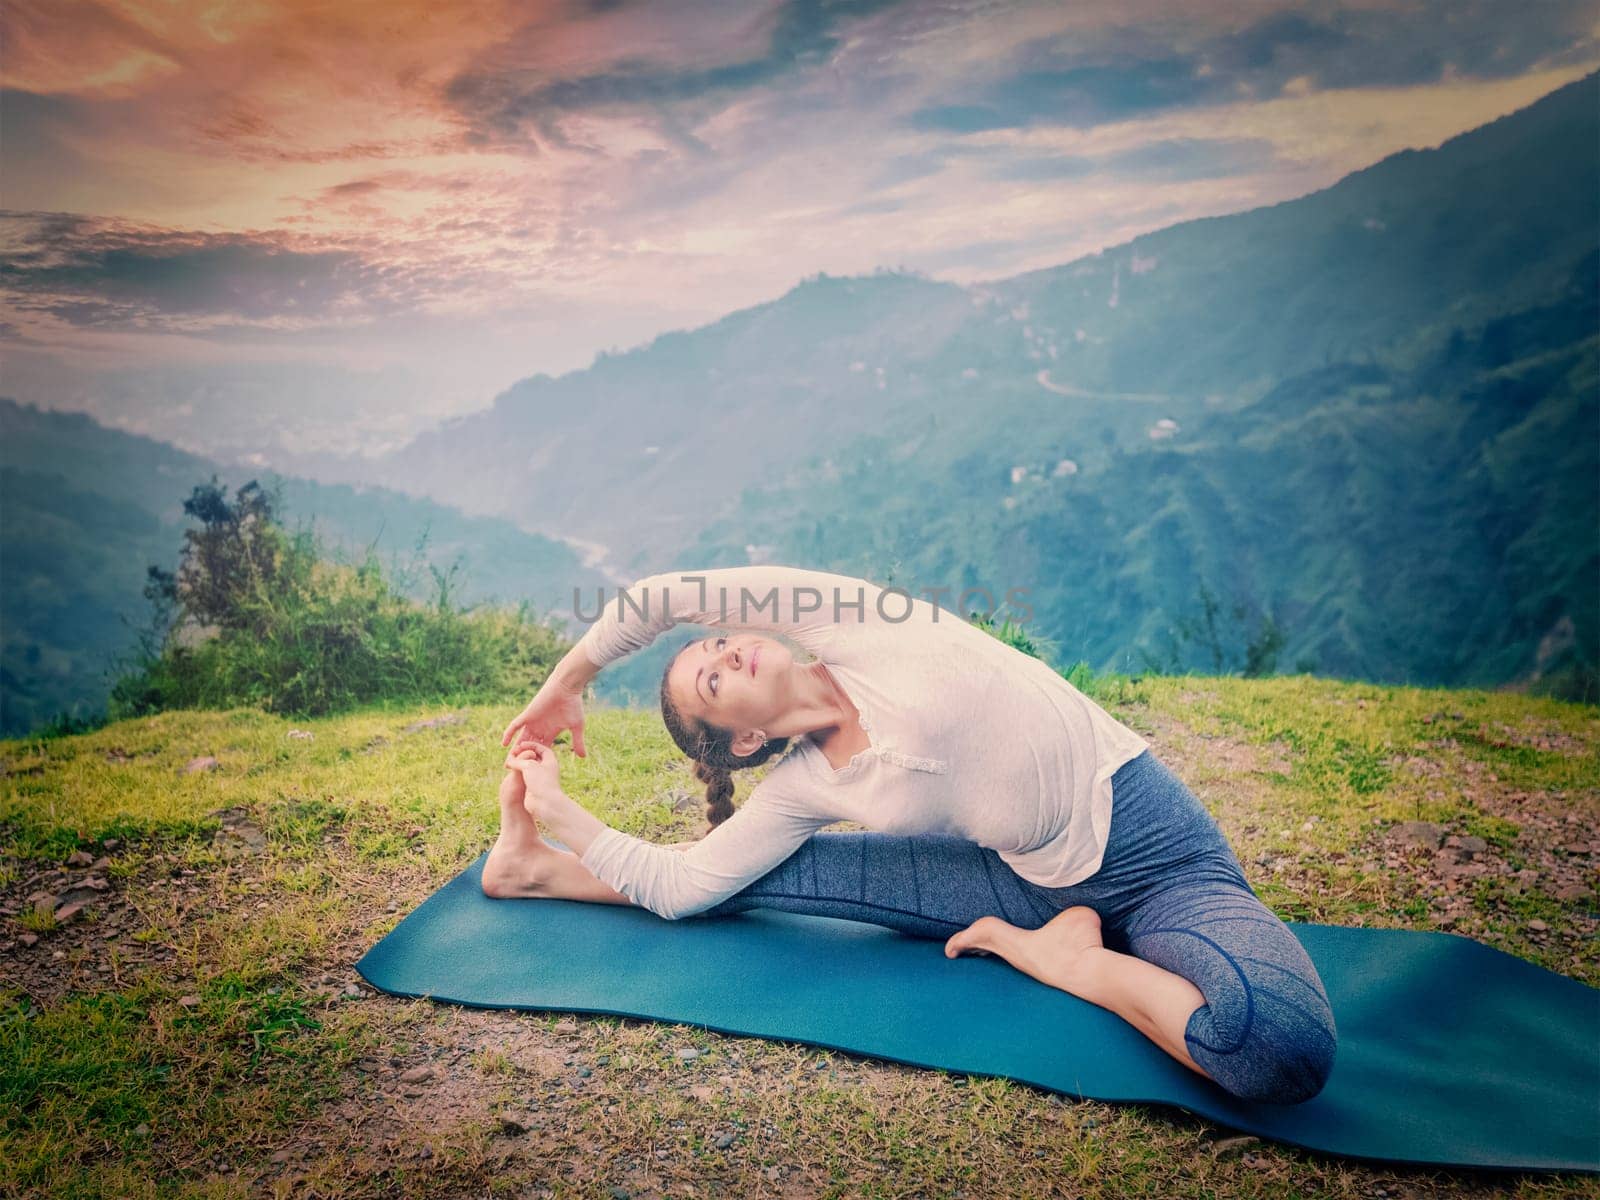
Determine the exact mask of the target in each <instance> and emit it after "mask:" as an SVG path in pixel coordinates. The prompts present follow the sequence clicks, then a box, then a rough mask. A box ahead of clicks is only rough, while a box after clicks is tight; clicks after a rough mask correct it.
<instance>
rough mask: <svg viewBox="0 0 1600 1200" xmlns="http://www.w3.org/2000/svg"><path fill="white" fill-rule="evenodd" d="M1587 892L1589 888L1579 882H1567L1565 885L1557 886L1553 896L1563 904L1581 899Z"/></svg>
mask: <svg viewBox="0 0 1600 1200" xmlns="http://www.w3.org/2000/svg"><path fill="white" fill-rule="evenodd" d="M1588 894H1589V889H1588V888H1587V887H1585V886H1584V885H1583V884H1581V883H1569V884H1567V885H1566V886H1565V887H1560V888H1557V889H1556V890H1555V893H1554V895H1555V898H1556V899H1557V900H1560V901H1561V902H1562V903H1564V904H1570V903H1571V902H1572V901H1574V900H1582V899H1584V898H1585V897H1586V896H1588Z"/></svg>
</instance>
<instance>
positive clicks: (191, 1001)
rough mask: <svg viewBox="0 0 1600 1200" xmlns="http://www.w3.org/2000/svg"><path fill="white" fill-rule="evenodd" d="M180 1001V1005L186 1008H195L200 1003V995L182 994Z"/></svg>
mask: <svg viewBox="0 0 1600 1200" xmlns="http://www.w3.org/2000/svg"><path fill="white" fill-rule="evenodd" d="M178 1003H179V1004H180V1005H182V1006H183V1007H184V1008H194V1007H196V1006H197V1005H198V1004H199V1003H200V997H199V996H180V997H178Z"/></svg>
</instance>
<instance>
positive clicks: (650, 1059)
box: [0, 677, 1600, 1197]
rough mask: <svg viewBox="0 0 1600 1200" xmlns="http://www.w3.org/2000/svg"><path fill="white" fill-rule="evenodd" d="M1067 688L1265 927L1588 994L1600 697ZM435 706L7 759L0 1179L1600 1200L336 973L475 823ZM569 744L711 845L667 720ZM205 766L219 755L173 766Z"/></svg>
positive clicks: (469, 714) (315, 1188) (498, 719)
mask: <svg viewBox="0 0 1600 1200" xmlns="http://www.w3.org/2000/svg"><path fill="white" fill-rule="evenodd" d="M1091 686H1092V687H1093V688H1094V694H1095V695H1096V696H1097V698H1098V699H1099V700H1100V701H1101V703H1103V704H1104V705H1105V706H1106V707H1107V708H1108V709H1109V710H1110V711H1111V712H1112V713H1113V714H1114V715H1116V716H1118V717H1119V719H1121V720H1123V721H1124V722H1126V723H1127V724H1129V725H1130V726H1132V727H1133V728H1135V729H1136V730H1138V731H1139V732H1141V733H1142V734H1143V735H1144V736H1146V738H1147V739H1148V740H1150V741H1151V743H1152V745H1153V746H1154V747H1155V749H1156V751H1157V753H1158V754H1159V755H1160V756H1161V757H1162V758H1163V760H1164V761H1166V762H1168V763H1169V764H1170V765H1171V766H1172V767H1173V768H1174V770H1176V771H1177V772H1178V774H1179V775H1181V776H1182V777H1183V778H1184V779H1185V780H1186V781H1187V782H1188V783H1189V784H1190V785H1191V786H1192V787H1193V788H1194V789H1195V791H1196V792H1197V794H1199V795H1200V796H1201V797H1202V799H1204V800H1205V801H1206V803H1207V804H1208V806H1209V807H1210V808H1211V809H1212V811H1213V812H1214V813H1215V814H1216V815H1217V817H1218V820H1219V821H1220V822H1221V823H1222V825H1223V828H1224V829H1225V830H1226V832H1227V833H1228V835H1229V837H1230V839H1231V840H1232V841H1233V843H1234V845H1235V847H1236V849H1237V850H1238V851H1239V854H1240V857H1241V859H1242V861H1244V863H1245V865H1246V869H1247V873H1248V874H1249V875H1250V876H1251V881H1252V883H1253V884H1255V885H1256V886H1257V888H1258V890H1259V891H1260V892H1261V894H1262V896H1263V898H1264V899H1266V900H1267V902H1268V903H1269V904H1271V905H1272V906H1273V907H1274V908H1275V909H1276V910H1277V911H1278V912H1279V913H1280V914H1282V915H1283V916H1285V917H1286V918H1289V919H1300V920H1313V921H1326V922H1333V923H1339V924H1353V925H1382V926H1395V927H1404V928H1423V929H1427V928H1446V927H1448V928H1454V929H1455V930H1457V931H1458V932H1463V933H1467V934H1469V935H1470V936H1473V937H1477V938H1480V939H1481V940H1484V941H1487V942H1490V943H1491V944H1494V945H1497V946H1500V947H1501V948H1503V949H1506V950H1508V951H1510V952H1513V953H1516V954H1519V955H1522V956H1524V957H1526V958H1529V959H1531V960H1532V961H1534V962H1537V963H1539V964H1541V965H1543V966H1545V967H1547V968H1549V969H1551V970H1554V971H1559V972H1561V973H1564V974H1567V975H1570V976H1573V977H1575V978H1578V979H1581V980H1584V981H1585V982H1588V983H1591V984H1596V983H1600V961H1597V955H1596V949H1595V948H1596V941H1595V933H1596V928H1597V924H1600V913H1597V912H1596V908H1597V904H1596V895H1595V889H1594V882H1595V877H1594V871H1593V863H1594V861H1595V859H1594V858H1592V857H1590V856H1588V853H1587V849H1586V848H1585V849H1581V850H1580V849H1578V848H1577V847H1586V846H1587V839H1588V838H1589V836H1591V835H1590V834H1589V832H1588V831H1589V830H1590V829H1591V828H1593V827H1594V825H1595V823H1596V818H1597V817H1600V765H1597V764H1600V755H1597V753H1596V751H1597V750H1600V715H1597V713H1596V710H1595V709H1593V708H1587V707H1582V706H1576V705H1569V704H1562V703H1560V702H1556V701H1550V700H1543V699H1534V698H1529V697H1526V696H1521V695H1515V694H1502V693H1482V692H1444V691H1430V690H1425V689H1414V688H1390V687H1381V686H1375V685H1370V684H1356V683H1341V682H1337V681H1329V680H1321V679H1313V678H1309V677H1280V678H1273V679H1266V680H1251V681H1246V680H1239V679H1226V678H1194V677H1185V678H1168V677H1145V678H1142V679H1111V680H1101V681H1094V682H1093V683H1092V685H1091ZM455 711H456V713H457V715H459V717H460V718H461V719H460V721H459V722H458V723H455V724H444V725H438V726H435V727H431V728H424V729H419V730H416V731H413V732H407V727H408V726H410V725H412V724H413V723H415V722H416V721H418V720H419V719H421V718H424V717H432V716H437V715H439V714H438V712H437V711H436V710H427V711H416V712H407V713H400V712H395V711H383V712H378V711H372V712H361V713H355V714H351V715H345V716H340V717H332V718H326V719H320V720H316V721H311V722H305V721H300V722H294V723H291V722H289V721H286V720H282V719H280V718H278V717H275V716H271V715H267V714H264V713H262V712H258V711H254V710H235V711H231V712H220V713H215V712H212V713H207V712H183V713H166V714H161V715H158V716H153V717H147V718H141V719H137V720H130V721H125V722H121V723H118V724H115V725H110V726H107V727H105V728H102V729H98V730H95V731H92V732H88V733H84V734H80V735H71V736H63V737H55V738H50V739H41V740H21V741H12V742H7V743H3V744H0V765H3V768H4V774H3V777H0V789H3V790H0V899H3V902H4V907H3V909H0V980H3V982H0V1194H7V1195H11V1194H16V1195H24V1196H25V1195H39V1196H44V1195H49V1196H53V1197H54V1196H60V1197H76V1196H85V1197H88V1196H96V1197H98V1196H124V1195H126V1196H139V1197H146V1196H148V1197H156V1196H162V1197H166V1196H178V1197H202V1196H204V1197H219V1196H245V1195H252V1196H254V1195H274V1196H279V1195H281V1196H289V1195H296V1196H300V1195H306V1196H309V1195H317V1196H341V1197H345V1196H349V1197H353V1196H369V1195H370V1196H377V1195H384V1196H388V1195H407V1196H439V1195H450V1196H455V1195H474V1196H478V1195H485V1196H527V1195H532V1196H541V1195H548V1196H599V1197H606V1196H610V1195H613V1194H614V1193H615V1192H616V1191H617V1190H620V1191H626V1192H628V1193H629V1194H630V1195H632V1196H635V1197H641V1196H656V1195H671V1196H696V1197H705V1196H729V1197H743V1196H752V1195H779V1196H813V1195H818V1196H869V1197H898V1196H913V1195H918V1196H920V1195H958V1194H959V1195H966V1196H1001V1195H1003V1196H1035V1195H1039V1196H1043V1195H1074V1196H1112V1195H1127V1194H1130V1193H1132V1194H1146V1195H1153V1196H1162V1197H1167V1196H1173V1197H1177V1196H1196V1197H1199V1196H1211V1195H1217V1194H1228V1195H1239V1196H1283V1195H1296V1194H1298V1195H1319V1196H1320V1195H1328V1196H1341V1197H1343V1196H1349V1197H1356V1196H1375V1195H1379V1194H1384V1195H1388V1196H1399V1195H1446V1194H1449V1195H1456V1194H1463V1193H1464V1194H1476V1195H1489V1194H1494V1195H1502V1194H1513V1195H1523V1196H1552V1197H1554V1196H1561V1197H1566V1196H1580V1195H1597V1194H1600V1189H1597V1187H1596V1184H1595V1182H1594V1181H1592V1180H1587V1179H1579V1178H1571V1177H1538V1176H1520V1177H1518V1176H1501V1175H1493V1174H1483V1173H1474V1172H1438V1171H1425V1170H1405V1169H1392V1170H1391V1169H1386V1168H1383V1167H1381V1166H1376V1165H1370V1164H1358V1163H1353V1162H1346V1161H1343V1160H1339V1159H1333V1158H1327V1157H1321V1156H1317V1155H1313V1154H1310V1153H1307V1152H1303V1151H1299V1150H1295V1149H1292V1148H1289V1147H1282V1146H1277V1145H1275V1144H1272V1143H1261V1142H1250V1141H1248V1140H1247V1141H1245V1142H1240V1141H1238V1140H1236V1139H1233V1136H1232V1134H1231V1132H1230V1131H1227V1130H1223V1129H1218V1128H1215V1127H1213V1126H1211V1125H1209V1124H1208V1123H1206V1122H1204V1121H1201V1120H1199V1119H1197V1118H1194V1117H1191V1116H1187V1115H1185V1114H1181V1113H1176V1112H1174V1111H1169V1110H1164V1109H1152V1108H1145V1107H1141V1106H1135V1105H1126V1106H1120V1105H1119V1106H1111V1105H1104V1104H1098V1103H1093V1102H1079V1101H1074V1100H1068V1099H1064V1098H1062V1097H1058V1096H1054V1095H1051V1094H1048V1093H1044V1092H1042V1091H1038V1090H1035V1089H1032V1088H1029V1087H1025V1086H1022V1085H1018V1084H1014V1083H1012V1082H1010V1081H1007V1080H993V1079H977V1078H966V1077H962V1076H955V1075H947V1074H943V1073H940V1072H936V1071H924V1070H917V1069H913V1068H908V1067H901V1066H896V1065H894V1064H887V1063H880V1062H875V1061H872V1060H868V1059H859V1058H852V1057H851V1056H848V1055H843V1054H838V1053H832V1052H822V1051H818V1050H817V1049H815V1048H813V1047H806V1046H799V1045H792V1044H788V1043H782V1042H768V1041H761V1040H756V1039H746V1038H732V1037H722V1036H718V1035H714V1034H710V1033H707V1032H705V1031H701V1030H696V1029H691V1028H685V1027H681V1026H670V1025H658V1024H653V1023H648V1022H638V1021H629V1020H621V1019H615V1018H604V1017H570V1016H566V1015H564V1014H555V1013H516V1012H493V1011H484V1010H471V1009H463V1008H455V1007H451V1006H444V1005H435V1004H432V1003H429V1002H426V1001H404V1000H398V999H395V998H391V997H386V996H381V995H374V994H372V993H371V992H370V991H367V990H364V989H360V988H359V987H358V988H357V989H356V993H357V994H347V989H348V988H350V987H351V985H353V984H355V983H356V976H355V975H354V973H353V972H352V970H351V964H352V963H353V962H354V960H355V959H356V958H358V957H359V956H360V954H361V953H362V952H364V951H365V950H366V949H367V948H368V947H369V946H370V945H371V944H372V943H373V942H374V941H376V940H377V939H378V938H379V937H381V936H382V935H383V934H384V933H385V932H387V931H388V930H389V929H391V928H393V926H394V925H395V924H396V923H397V922H398V921H399V920H400V918H401V916H402V915H403V913H404V912H405V911H406V910H408V909H409V908H411V907H413V906H414V905H415V904H417V903H419V902H420V901H421V900H422V899H424V898H425V897H426V896H427V895H429V894H430V893H431V892H432V891H433V890H435V889H436V888H437V887H439V886H441V885H442V884H443V883H445V882H446V881H447V880H448V879H450V878H451V877H452V876H453V875H454V874H455V873H457V872H458V871H459V870H461V869H462V868H463V867H464V866H465V865H466V864H467V863H469V862H470V861H471V860H472V859H473V858H475V857H476V856H477V855H478V854H479V853H481V852H482V850H483V849H484V848H485V847H486V846H487V845H488V844H489V842H490V841H491V840H492V838H493V836H494V831H495V828H496V824H497V816H498V814H497V809H496V804H495V799H494V796H495V789H496V786H497V784H498V781H499V779H500V775H501V767H500V760H501V757H502V753H503V752H502V751H501V750H500V747H499V735H500V731H501V730H502V729H503V728H504V726H505V724H506V722H507V721H508V720H509V719H510V717H511V715H512V713H513V711H514V710H513V708H512V707H511V706H484V707H476V708H464V709H458V710H455ZM291 729H298V730H301V731H307V732H310V733H311V734H312V735H313V736H312V737H311V738H309V739H307V738H299V737H297V738H290V737H289V732H290V730H291ZM586 735H587V739H586V740H587V742H588V745H589V748H590V753H589V757H588V758H587V759H585V760H580V759H575V758H572V757H571V756H570V755H568V754H565V753H564V754H563V783H564V786H566V787H567V789H568V790H569V791H570V792H571V793H572V794H573V795H575V796H578V797H581V798H582V799H583V800H584V802H585V803H586V804H588V805H589V806H590V807H591V808H592V809H593V811H595V812H596V813H597V814H598V815H599V816H601V817H602V819H604V820H606V821H607V822H608V823H611V824H613V825H615V826H616V827H618V828H620V829H623V830H625V831H628V832H631V833H638V834H641V835H644V836H648V837H651V838H653V839H656V840H660V841H677V840H683V839H685V838H689V837H693V836H696V835H697V834H698V833H699V830H700V826H701V822H702V815H701V813H702V806H701V805H700V803H699V801H698V797H699V795H700V792H701V789H700V788H699V787H698V786H696V785H695V783H694V780H693V779H692V777H691V776H690V775H689V773H688V771H687V770H686V769H685V765H684V760H683V759H682V756H681V755H680V754H679V753H678V752H677V750H676V748H675V747H674V746H673V745H672V743H671V741H670V739H669V738H668V737H667V734H666V732H665V730H664V729H663V727H662V725H661V722H660V719H659V716H657V715H656V714H653V713H648V712H636V711H628V710H607V709H593V710H592V711H591V713H590V719H589V722H588V727H587V729H586ZM201 756H213V757H215V758H216V759H217V760H218V764H219V765H218V766H217V767H216V769H214V770H210V771H195V772H192V773H187V774H186V773H184V770H183V769H184V767H185V765H186V764H187V763H189V762H190V761H191V760H193V759H195V758H198V757H201ZM756 777H758V776H752V777H744V778H740V780H739V787H740V792H741V795H743V794H747V793H748V789H749V788H750V787H751V786H752V785H753V783H754V782H755V778H756ZM685 795H687V796H688V797H689V798H690V801H691V802H690V803H688V804H686V805H685V804H677V805H675V801H677V800H680V799H681V798H682V797H683V796H685ZM680 809H681V811H680ZM1408 821H1427V822H1431V823H1434V824H1436V825H1439V826H1441V827H1442V828H1443V830H1444V831H1445V832H1447V833H1450V834H1453V835H1457V836H1459V837H1481V838H1483V839H1484V842H1485V843H1486V848H1485V849H1484V850H1483V852H1482V853H1481V854H1479V855H1478V856H1477V857H1476V859H1475V861H1476V862H1477V863H1478V864H1479V865H1480V866H1482V867H1483V868H1484V870H1482V871H1481V873H1476V874H1472V873H1467V874H1461V875H1459V876H1452V875H1450V874H1449V873H1448V872H1443V871H1441V869H1440V868H1439V866H1438V859H1437V856H1435V855H1434V854H1433V853H1432V852H1431V851H1427V850H1417V849H1408V848H1406V847H1405V846H1403V845H1401V844H1399V843H1398V842H1397V841H1396V840H1395V838H1394V836H1393V833H1394V830H1395V827H1396V826H1398V825H1399V824H1401V823H1402V822H1408ZM1597 849H1600V847H1597ZM80 850H81V851H84V852H86V853H87V854H89V855H90V856H91V857H93V858H96V859H98V858H100V857H101V856H105V857H107V858H108V859H109V861H108V862H107V863H106V864H104V866H103V867H102V868H100V870H99V872H98V873H99V874H100V876H101V877H102V878H104V879H106V880H107V881H108V882H109V884H110V886H109V887H108V888H107V889H106V890H105V891H103V892H100V893H99V894H98V895H96V896H94V897H93V898H92V899H90V900H89V901H88V903H87V904H86V906H85V908H84V909H83V911H82V912H80V913H79V914H78V915H77V916H75V917H71V918H70V919H66V920H64V921H62V922H60V923H59V924H58V923H57V922H56V921H55V917H54V911H53V909H52V908H51V907H50V906H49V905H48V904H43V903H41V904H37V905H36V904H35V903H34V902H32V901H30V900H29V897H30V895H32V894H34V893H35V892H36V891H41V890H44V891H60V890H62V889H63V888H64V887H65V886H67V885H68V884H69V883H75V882H77V881H78V879H79V878H80V877H81V876H82V875H83V874H84V873H85V872H86V870H87V868H78V869H76V870H74V871H72V872H71V873H70V874H69V875H54V874H50V872H52V871H55V870H56V869H58V868H60V867H61V866H62V865H63V864H64V863H65V862H66V860H67V858H68V856H69V855H71V854H72V853H73V852H74V851H80ZM80 861H81V860H80ZM1534 922H1538V923H1540V924H1542V925H1543V926H1544V928H1543V929H1536V928H1535V927H1534V926H1533V924H1532V923H1534ZM24 935H28V936H29V937H32V938H33V944H31V945H30V944H24V940H23V939H24ZM533 952H536V951H533ZM690 1048H693V1049H697V1050H699V1051H701V1052H702V1053H701V1054H700V1055H699V1056H697V1057H694V1058H691V1059H687V1060H686V1059H684V1058H682V1057H680V1056H679V1053H678V1052H679V1051H680V1050H685V1049H690ZM419 1067H427V1068H429V1073H428V1077H427V1078H425V1079H417V1078H415V1077H414V1075H412V1076H408V1075H407V1074H406V1073H407V1072H414V1071H415V1068H419Z"/></svg>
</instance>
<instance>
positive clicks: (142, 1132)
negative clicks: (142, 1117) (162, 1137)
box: [133, 1121, 150, 1137]
mask: <svg viewBox="0 0 1600 1200" xmlns="http://www.w3.org/2000/svg"><path fill="white" fill-rule="evenodd" d="M133 1136H134V1137H149V1136H150V1126H148V1125H146V1124H145V1123H144V1122H143V1121H140V1122H139V1123H138V1124H137V1125H135V1126H134V1127H133Z"/></svg>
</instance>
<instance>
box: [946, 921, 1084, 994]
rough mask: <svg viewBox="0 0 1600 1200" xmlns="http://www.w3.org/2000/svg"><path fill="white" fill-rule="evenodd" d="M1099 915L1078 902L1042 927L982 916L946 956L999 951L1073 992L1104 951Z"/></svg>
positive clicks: (950, 946) (949, 943) (1037, 975)
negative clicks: (978, 951)
mask: <svg viewBox="0 0 1600 1200" xmlns="http://www.w3.org/2000/svg"><path fill="white" fill-rule="evenodd" d="M1104 948H1105V942H1104V940H1103V939H1102V938H1101V936H1100V914H1099V913H1097V912H1095V911H1094V909H1092V908H1089V907H1087V906H1085V905H1081V904H1080V905H1077V906H1075V907H1073V908H1069V909H1066V910H1064V911H1062V912H1059V913H1057V914H1056V915H1055V916H1053V917H1051V918H1050V920H1049V921H1048V922H1047V923H1046V924H1045V925H1043V926H1042V927H1041V928H1039V929H1019V928H1018V927H1017V926H1015V925H1011V924H1008V923H1007V922H1005V921H1002V920H1001V919H1000V918H999V917H980V918H978V920H976V921H974V922H973V923H972V924H971V925H969V926H967V928H965V929H963V930H962V931H961V932H960V933H958V934H956V935H955V936H954V937H952V938H951V939H950V940H949V941H947V942H946V943H945V944H944V953H945V957H946V958H955V957H957V956H958V955H961V954H967V953H971V952H973V951H977V950H981V951H984V952H986V953H989V954H998V955H999V956H1000V957H1001V958H1003V959H1005V960H1006V961H1007V962H1008V963H1010V964H1011V965H1012V966H1014V967H1016V968H1017V970H1019V971H1023V972H1025V973H1026V974H1028V975H1031V976H1033V977H1034V978H1035V979H1037V980H1039V981H1041V982H1043V983H1048V984H1050V985H1051V986H1052V987H1058V988H1061V989H1062V990H1064V991H1069V992H1071V991H1074V990H1075V988H1074V987H1073V984H1075V983H1077V982H1078V981H1080V980H1081V979H1082V978H1083V976H1084V974H1085V972H1086V970H1087V969H1088V968H1089V966H1090V965H1091V963H1092V961H1093V959H1094V957H1095V952H1096V951H1098V950H1103V949H1104Z"/></svg>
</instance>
